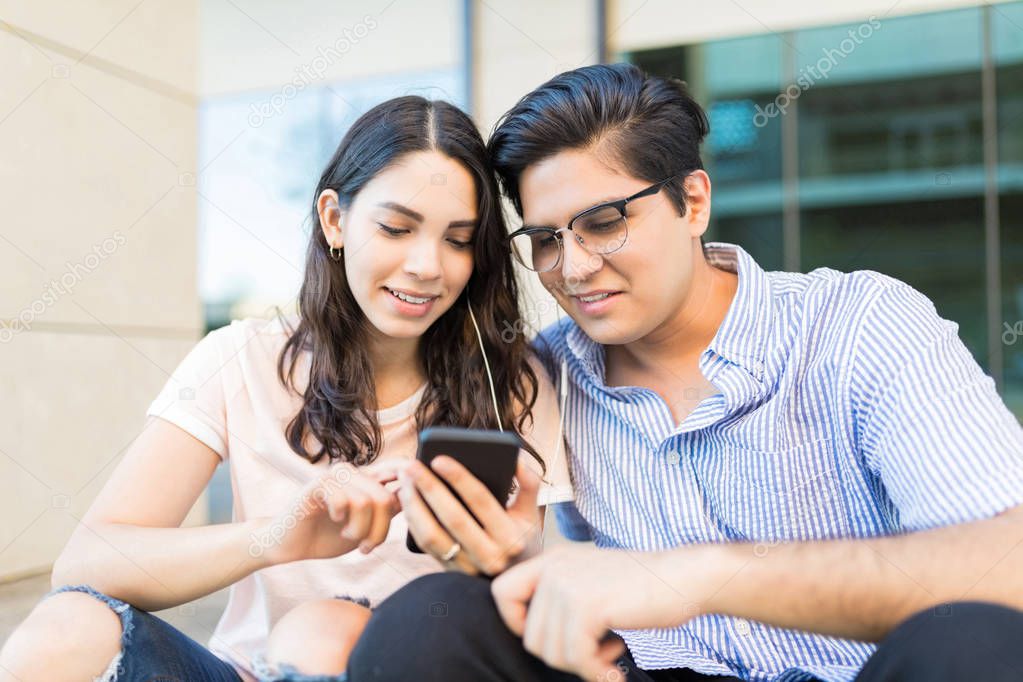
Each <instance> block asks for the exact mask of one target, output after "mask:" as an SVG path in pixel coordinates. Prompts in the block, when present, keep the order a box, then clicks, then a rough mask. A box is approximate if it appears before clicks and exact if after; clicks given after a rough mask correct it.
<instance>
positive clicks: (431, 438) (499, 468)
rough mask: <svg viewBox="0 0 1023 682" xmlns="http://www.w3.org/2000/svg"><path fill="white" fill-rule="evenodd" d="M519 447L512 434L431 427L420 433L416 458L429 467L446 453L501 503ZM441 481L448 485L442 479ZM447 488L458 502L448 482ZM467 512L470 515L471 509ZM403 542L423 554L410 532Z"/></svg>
mask: <svg viewBox="0 0 1023 682" xmlns="http://www.w3.org/2000/svg"><path fill="white" fill-rule="evenodd" d="M521 447H522V441H521V440H519V437H518V436H517V435H516V434H514V433H508V432H501V431H487V430H483V429H461V428H456V427H449V426H434V427H430V428H428V429H423V431H421V432H420V434H419V451H418V452H417V453H416V459H418V460H419V461H420V462H422V463H423V464H425V465H426V466H427V467H428V468H429V466H430V462H431V461H432V460H433V458H434V457H436V456H437V455H448V456H449V457H451V458H452V459H454V460H456V461H458V462H459V463H460V464H461V465H462V466H464V467H465V468H466V469H468V470H469V471H470V472H471V473H472V475H473V476H475V477H476V478H478V479H479V480H480V482H481V483H483V485H485V486H486V487H487V490H489V491H490V494H491V495H493V496H494V497H495V498H496V499H497V501H498V502H500V503H501V506H504V504H505V503H506V502H507V501H508V495H509V494H510V493H511V488H512V482H513V481H514V479H515V467H516V465H517V464H518V458H519V449H520V448H521ZM441 481H442V482H444V484H445V485H448V484H447V481H444V479H443V478H441ZM448 490H451V492H452V493H454V495H455V497H457V498H458V500H459V501H460V502H461V501H462V498H461V497H460V496H459V495H458V493H456V492H455V491H454V489H452V488H451V486H450V485H448ZM463 504H464V502H463ZM469 513H470V514H472V512H471V511H470V512H469ZM473 518H476V517H475V515H473ZM477 520H478V519H477ZM405 545H406V546H407V547H408V548H409V549H410V550H412V551H413V552H418V553H420V554H422V553H423V550H422V549H420V548H419V545H417V544H416V541H415V539H413V537H412V533H409V534H408V538H407V539H406V540H405Z"/></svg>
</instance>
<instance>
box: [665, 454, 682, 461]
mask: <svg viewBox="0 0 1023 682" xmlns="http://www.w3.org/2000/svg"><path fill="white" fill-rule="evenodd" d="M664 459H665V460H666V461H667V462H668V464H678V463H679V460H681V459H682V458H681V457H680V456H679V454H678V453H677V452H669V453H668V456H667V457H665V458H664Z"/></svg>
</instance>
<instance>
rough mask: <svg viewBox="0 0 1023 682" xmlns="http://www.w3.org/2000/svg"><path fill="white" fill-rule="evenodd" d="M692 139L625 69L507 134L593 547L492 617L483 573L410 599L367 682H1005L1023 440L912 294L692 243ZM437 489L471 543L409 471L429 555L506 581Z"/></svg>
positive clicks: (1015, 669) (507, 593) (535, 112)
mask: <svg viewBox="0 0 1023 682" xmlns="http://www.w3.org/2000/svg"><path fill="white" fill-rule="evenodd" d="M707 129H708V126H707V121H706V118H705V116H704V114H703V112H702V111H701V109H700V107H699V106H698V105H697V104H696V103H695V102H694V101H693V100H692V99H691V98H690V97H689V96H688V95H687V94H686V92H685V90H684V88H683V86H682V85H681V84H680V83H678V82H676V81H671V80H667V79H662V78H654V77H648V76H645V75H644V74H643V73H642V72H640V71H639V70H638V69H636V68H635V67H632V66H628V65H615V66H592V67H585V68H582V69H577V70H575V71H572V72H568V73H564V74H561V75H559V76H557V77H555V78H554V79H553V80H551V81H550V82H548V83H546V84H544V85H542V86H540V87H539V88H538V89H537V90H535V91H533V92H532V93H530V94H528V95H526V96H525V97H524V98H523V99H522V100H521V101H520V102H519V103H518V104H517V105H516V106H515V107H514V108H513V109H512V110H511V111H509V112H508V113H507V114H506V115H505V116H504V118H503V119H502V121H501V122H500V124H499V125H498V127H497V129H496V131H495V133H494V135H493V137H492V138H491V142H490V147H491V151H492V156H493V159H494V162H495V165H496V167H497V170H498V173H499V175H500V177H501V179H502V182H503V184H504V188H505V190H506V192H507V194H508V196H509V197H510V199H511V201H512V203H513V205H514V206H515V208H516V210H517V211H518V213H519V215H520V216H521V217H522V222H523V226H522V227H521V229H519V230H517V231H516V232H515V233H514V234H513V236H512V238H511V244H512V246H513V248H515V249H516V252H517V253H518V255H519V256H520V258H521V259H522V261H523V263H524V264H525V265H526V266H527V267H528V268H531V269H533V270H535V271H537V272H538V273H539V277H540V279H541V281H542V283H543V284H544V286H545V287H546V288H547V289H548V290H549V291H550V292H551V293H552V294H553V295H554V296H555V298H556V299H557V300H558V302H559V303H560V304H561V306H562V307H563V308H564V309H565V310H566V311H567V313H568V315H569V318H570V319H566V320H563V321H562V322H561V323H559V324H556V325H554V326H553V327H551V328H549V329H547V330H546V331H545V332H544V333H543V334H542V335H541V337H540V339H539V341H538V344H539V346H540V347H541V348H542V349H545V351H546V354H547V356H548V358H549V368H550V369H551V371H552V374H553V375H554V376H558V375H559V374H560V375H562V380H563V381H567V382H568V396H567V405H566V411H565V415H564V418H565V429H566V437H567V442H568V446H569V451H570V456H571V459H570V464H571V470H572V475H573V484H574V490H575V501H576V505H577V506H578V509H579V512H580V513H581V515H582V517H583V518H585V520H586V522H587V525H588V526H589V527H590V528H591V529H592V536H593V539H594V540H595V543H596V548H588V547H586V548H578V547H571V548H565V549H559V550H555V551H552V552H547V553H544V554H541V555H539V556H536V557H533V558H529V559H526V560H524V561H521V562H519V563H517V564H515V565H512V566H511V568H509V569H508V570H507V571H505V572H504V573H503V574H501V575H500V576H499V577H497V578H496V579H495V580H494V581H493V584H492V594H493V598H494V602H491V600H490V599H489V596H490V595H489V594H488V593H487V587H486V581H485V580H484V579H481V578H473V577H469V576H464V575H460V574H441V575H438V576H430V577H428V578H425V579H423V580H421V581H417V583H413V584H412V585H410V586H408V587H406V588H405V589H404V590H403V591H402V592H401V593H399V594H397V595H395V597H392V599H391V600H390V602H385V603H384V604H383V605H382V606H381V607H380V609H379V611H378V613H377V615H376V616H375V620H374V621H371V624H370V627H369V628H368V629H367V631H366V634H364V639H363V641H362V642H361V643H360V645H359V648H357V650H356V653H355V655H354V656H353V667H352V668H351V674H352V679H353V680H355V681H356V682H359V680H361V679H364V678H369V677H370V673H372V677H373V679H399V678H400V677H401V676H402V675H403V674H404V675H409V674H411V671H413V670H414V671H415V672H416V675H417V677H419V679H470V678H471V679H481V680H488V679H492V680H498V679H552V680H553V679H575V678H574V677H572V675H580V676H582V677H583V678H585V679H591V680H593V679H600V680H613V679H621V678H622V674H623V673H626V674H627V675H628V677H629V679H657V680H680V679H685V680H689V679H713V678H714V676H723V677H726V678H727V679H735V678H738V679H747V680H785V681H794V680H813V679H821V680H827V681H839V680H853V679H856V680H860V681H866V680H869V681H875V680H896V679H897V680H928V681H931V682H933V681H935V680H962V679H971V678H976V679H984V680H1017V679H1021V678H1023V653H1021V651H1020V648H1019V646H1018V642H1019V641H1021V640H1023V612H1020V611H1018V610H1016V609H1017V608H1019V607H1021V606H1023V549H1020V548H1019V547H1018V546H1019V545H1020V544H1021V543H1023V506H1020V505H1023V429H1021V428H1020V425H1019V423H1018V422H1017V421H1016V419H1015V418H1014V417H1013V416H1012V415H1011V414H1010V413H1009V412H1008V410H1007V409H1006V408H1005V406H1004V404H1003V403H1002V401H1001V400H1000V398H999V397H998V395H997V393H996V391H995V387H994V383H993V381H992V380H991V379H990V378H989V377H987V376H985V375H984V374H983V372H982V371H981V369H980V368H979V367H978V365H977V363H976V362H975V361H974V359H973V358H972V357H971V356H970V354H969V352H968V351H967V350H966V348H965V347H964V346H963V344H962V343H961V341H960V340H959V338H958V335H957V326H956V325H955V324H953V323H951V322H948V321H945V320H943V319H941V318H940V317H939V316H938V315H937V313H936V312H935V309H934V306H933V305H932V304H931V302H930V301H929V300H928V299H927V298H926V297H924V296H923V295H921V294H920V293H918V292H917V291H915V290H914V289H912V288H911V287H909V286H908V285H906V284H903V283H901V282H899V281H896V280H894V279H891V278H889V277H886V276H884V275H881V274H878V273H874V272H854V273H850V274H844V273H840V272H837V271H834V270H828V269H823V270H817V271H814V272H811V273H808V274H799V273H766V272H764V271H763V270H762V269H761V268H760V267H759V266H758V265H757V264H756V263H755V262H754V261H753V260H752V258H750V256H749V255H748V254H746V253H745V252H744V251H743V250H742V249H741V248H739V247H737V246H732V245H727V244H708V245H706V247H704V246H703V245H702V244H701V236H702V235H703V233H704V231H705V230H706V228H707V224H708V220H709V217H710V198H711V183H710V179H709V177H708V175H707V173H706V172H704V170H703V169H702V168H703V165H702V163H701V160H700V156H699V144H700V142H701V141H702V139H703V137H704V136H705V135H706V133H707ZM443 477H444V478H446V479H448V481H449V482H451V483H452V485H454V487H455V488H456V490H459V492H460V493H461V494H462V497H463V498H465V499H467V500H468V501H469V506H470V507H472V508H473V509H474V511H476V516H477V518H479V519H480V523H479V524H475V523H473V522H471V519H470V518H469V517H468V516H467V515H464V514H461V513H460V512H459V511H458V510H457V509H455V508H454V507H456V506H457V505H451V504H449V501H447V500H445V499H444V498H443V497H442V493H443V494H446V492H445V491H440V490H439V489H440V488H441V487H442V486H441V484H440V483H439V481H438V480H437V478H436V477H434V476H432V475H431V474H430V473H429V472H426V471H425V470H423V471H419V472H417V473H415V487H416V489H417V490H418V492H419V493H421V497H422V499H425V500H426V502H427V504H429V506H430V507H432V508H433V509H434V511H435V512H436V511H438V510H440V512H439V513H438V517H439V518H440V520H441V524H436V523H435V522H433V521H432V520H431V521H430V522H429V523H428V522H426V521H422V522H420V521H415V520H414V519H413V518H410V520H409V523H410V526H411V527H413V530H414V532H416V533H418V535H419V537H420V538H422V541H421V543H420V544H423V542H424V541H429V540H430V539H431V538H434V539H436V538H438V537H439V538H442V540H440V541H435V542H432V543H429V544H434V545H436V546H438V547H442V548H443V547H450V548H451V549H450V550H449V551H447V552H443V550H441V552H439V553H443V554H445V555H450V554H451V553H452V552H454V554H458V553H459V552H460V551H462V552H464V555H463V556H464V558H465V560H466V561H469V560H470V559H471V560H472V561H473V562H474V563H475V564H476V565H477V566H480V567H481V572H484V573H488V572H489V573H494V572H496V571H486V570H483V567H484V564H482V563H480V562H479V561H477V560H476V559H475V558H474V557H477V556H480V555H481V553H482V550H481V549H479V548H481V547H483V546H484V540H481V538H480V536H481V535H482V536H485V535H486V534H487V533H488V532H490V531H489V529H490V528H492V527H493V528H498V527H502V524H503V526H504V527H507V526H508V523H507V522H506V521H505V520H504V519H502V517H501V516H500V513H499V512H495V511H494V510H493V509H492V507H493V505H491V506H489V507H488V506H486V505H485V504H483V503H482V502H480V503H478V504H477V503H475V501H474V496H475V493H476V488H478V485H476V484H475V482H474V481H472V480H471V477H468V476H467V475H466V474H465V472H464V471H456V470H453V469H451V468H447V469H446V471H445V472H444V475H443ZM403 500H404V502H403V504H406V503H409V504H419V503H420V502H421V501H422V500H421V499H420V497H419V496H415V495H409V494H406V495H405V496H404V497H403ZM410 508H412V507H410ZM407 513H408V512H407ZM412 516H417V514H416V512H415V510H414V509H413V512H412ZM430 524H433V525H430ZM504 532H505V535H504V536H503V537H505V538H507V537H508V536H507V531H504ZM491 535H494V534H493V533H491ZM452 542H454V544H452ZM514 559H515V557H512V558H511V560H510V562H509V563H514ZM502 567H503V566H502ZM437 603H443V604H445V609H444V614H445V619H438V618H436V617H431V615H430V614H431V613H433V612H434V611H435V609H434V606H435V605H436V604H437ZM495 603H496V609H495ZM498 614H499V616H500V619H499V618H498ZM502 621H503V625H507V629H505V628H504V627H503V625H502ZM509 631H510V632H509ZM396 632H397V633H399V634H398V635H395V633H396ZM611 632H615V633H618V635H620V637H621V639H619V638H618V637H617V636H614V635H611V634H610V633H611ZM622 640H624V645H627V650H626V646H623V643H622ZM878 642H879V643H880V645H879V646H878V645H877V644H876V643H878ZM381 647H388V648H387V651H388V655H387V656H386V659H387V660H381V659H382V658H384V657H381V656H380V655H379V651H381V650H382V649H381ZM374 650H375V651H376V652H377V653H376V654H375V655H374ZM619 657H622V658H619ZM616 666H617V667H616ZM559 671H567V673H563V672H559Z"/></svg>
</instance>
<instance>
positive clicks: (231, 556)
mask: <svg viewBox="0 0 1023 682" xmlns="http://www.w3.org/2000/svg"><path fill="white" fill-rule="evenodd" d="M219 462H220V457H219V455H217V453H216V452H214V451H213V450H212V449H210V448H209V447H208V446H206V445H205V444H204V443H202V442H201V441H199V440H197V439H195V438H193V437H192V436H191V435H189V434H188V433H186V432H185V431H184V430H182V429H181V428H179V427H177V426H175V425H173V424H171V423H169V422H167V421H164V420H162V419H158V418H153V419H151V421H149V422H147V423H146V426H145V428H144V429H143V431H142V433H141V434H140V435H139V437H138V438H137V439H136V440H135V442H134V443H132V444H131V446H130V447H129V449H128V452H127V453H126V454H125V456H124V458H123V459H122V461H121V462H120V463H119V464H118V465H117V468H116V469H115V470H114V473H113V475H112V476H111V477H110V480H108V481H107V483H106V485H105V486H104V487H103V490H102V491H101V492H100V494H99V495H98V496H97V498H96V500H95V501H94V502H93V504H92V506H91V507H90V508H89V510H88V512H86V514H85V516H84V517H83V518H82V519H80V523H79V525H78V527H77V528H76V529H75V532H74V533H73V534H72V536H71V539H70V540H69V541H68V544H67V546H66V547H65V548H64V550H63V552H61V555H60V556H59V557H58V559H57V561H56V563H55V564H54V567H53V574H52V577H51V582H52V584H53V586H54V587H57V586H59V585H64V584H78V583H87V584H90V585H92V586H93V587H95V588H96V589H98V590H100V591H101V592H104V593H106V594H109V595H110V596H112V597H116V598H118V599H122V600H124V601H126V602H129V603H131V604H132V605H134V606H136V607H137V608H140V609H144V610H147V611H153V610H158V609H165V608H170V607H172V606H176V605H179V604H183V603H186V602H189V601H192V600H194V599H198V598H200V597H203V596H205V595H208V594H211V593H213V592H216V591H217V590H219V589H221V588H223V587H225V586H227V585H230V584H232V583H234V582H236V581H238V580H239V579H241V578H243V577H245V576H247V575H249V574H250V573H252V572H253V571H255V570H257V569H259V568H262V567H264V566H267V565H270V558H269V555H268V554H267V553H261V554H259V555H258V556H253V554H254V553H253V552H250V551H249V548H250V546H252V544H253V537H254V534H255V533H257V532H258V530H259V528H260V524H261V521H260V520H258V519H257V520H252V521H246V522H241V523H229V524H218V525H212V526H203V527H197V528H179V526H180V525H181V522H182V521H183V520H184V518H185V515H186V514H187V513H188V511H189V509H191V508H192V505H194V504H195V501H196V499H198V497H199V495H200V494H201V493H202V491H203V489H204V488H205V487H206V484H207V483H208V482H209V480H210V477H212V475H213V472H214V470H215V469H216V467H217V464H218V463H219Z"/></svg>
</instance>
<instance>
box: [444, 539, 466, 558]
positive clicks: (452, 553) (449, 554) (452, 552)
mask: <svg viewBox="0 0 1023 682" xmlns="http://www.w3.org/2000/svg"><path fill="white" fill-rule="evenodd" d="M461 551H462V545H460V544H458V543H457V542H456V543H455V544H453V545H451V549H449V550H448V551H446V552H444V556H442V557H441V558H440V560H441V561H451V560H452V559H454V558H455V557H456V556H458V553H459V552H461Z"/></svg>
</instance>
